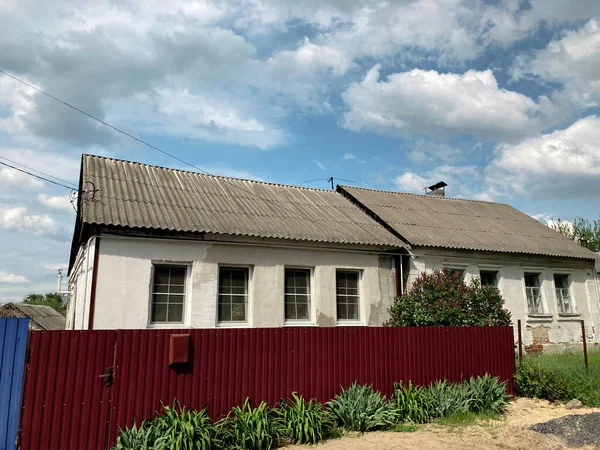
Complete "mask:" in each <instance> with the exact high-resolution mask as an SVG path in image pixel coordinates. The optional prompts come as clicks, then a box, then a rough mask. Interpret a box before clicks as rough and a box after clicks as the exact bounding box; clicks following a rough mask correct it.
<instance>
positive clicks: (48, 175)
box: [0, 156, 77, 189]
mask: <svg viewBox="0 0 600 450" xmlns="http://www.w3.org/2000/svg"><path fill="white" fill-rule="evenodd" d="M0 159H3V160H4V161H8V162H11V163H13V164H17V165H19V166H21V167H25V168H26V169H29V170H32V171H34V172H37V173H39V174H42V175H45V176H47V177H50V178H54V179H55V180H57V181H62V182H63V183H67V184H70V185H71V186H73V188H74V189H77V185H76V184H74V183H71V182H70V181H67V180H63V179H62V178H58V177H55V176H54V175H50V174H49V173H46V172H42V171H41V170H37V169H34V168H33V167H29V166H26V165H25V164H22V163H20V162H17V161H13V160H12V159H8V158H6V157H4V156H0Z"/></svg>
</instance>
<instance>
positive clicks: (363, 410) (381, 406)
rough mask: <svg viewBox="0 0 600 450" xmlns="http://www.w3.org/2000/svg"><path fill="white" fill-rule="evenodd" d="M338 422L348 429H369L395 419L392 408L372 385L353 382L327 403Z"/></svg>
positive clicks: (385, 425) (392, 422) (390, 422)
mask: <svg viewBox="0 0 600 450" xmlns="http://www.w3.org/2000/svg"><path fill="white" fill-rule="evenodd" d="M327 405H328V407H329V409H330V410H331V412H332V414H333V416H334V417H335V419H336V420H337V422H338V424H340V425H342V426H343V427H344V428H345V429H346V430H348V431H370V430H376V429H383V428H388V427H390V426H392V425H393V424H394V423H395V422H396V421H397V415H396V412H395V411H394V408H393V406H392V405H391V404H389V403H388V402H387V401H386V399H385V396H384V395H381V393H380V392H375V391H373V387H372V386H359V385H358V384H357V383H354V384H353V385H352V386H350V387H349V388H348V389H343V388H342V392H341V393H340V394H338V395H336V396H335V398H334V399H333V400H331V401H330V402H329V403H328V404H327Z"/></svg>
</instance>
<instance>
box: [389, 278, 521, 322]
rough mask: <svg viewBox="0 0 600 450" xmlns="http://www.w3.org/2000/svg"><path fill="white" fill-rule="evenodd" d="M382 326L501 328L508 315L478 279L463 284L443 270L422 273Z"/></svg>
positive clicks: (492, 290) (491, 289) (495, 292)
mask: <svg viewBox="0 0 600 450" xmlns="http://www.w3.org/2000/svg"><path fill="white" fill-rule="evenodd" d="M389 313H390V319H389V320H388V321H387V322H386V323H384V325H385V326H394V327H410V326H504V325H510V324H511V320H510V312H508V310H506V309H505V308H504V300H503V299H502V295H500V291H498V288H496V287H495V286H482V285H481V282H480V280H479V279H473V280H472V281H471V282H470V283H469V284H468V285H467V284H465V282H464V280H463V278H462V275H461V274H460V273H458V272H456V271H453V270H451V269H447V268H444V269H443V270H436V271H434V272H433V273H426V272H423V273H422V274H421V276H420V277H419V278H417V279H416V280H415V282H414V283H413V285H412V287H411V289H410V290H409V291H408V292H406V293H405V294H403V295H402V296H400V297H398V298H397V299H396V300H395V301H394V304H393V305H392V306H391V307H390V309H389Z"/></svg>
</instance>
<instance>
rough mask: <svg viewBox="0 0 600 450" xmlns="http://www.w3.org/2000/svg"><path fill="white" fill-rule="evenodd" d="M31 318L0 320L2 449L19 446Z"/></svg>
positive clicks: (0, 419)
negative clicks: (20, 417)
mask: <svg viewBox="0 0 600 450" xmlns="http://www.w3.org/2000/svg"><path fill="white" fill-rule="evenodd" d="M28 329H29V319H0V450H14V449H16V448H17V435H18V431H19V415H20V409H21V392H22V385H23V370H24V368H25V352H26V350H27V333H28Z"/></svg>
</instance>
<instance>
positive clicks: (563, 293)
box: [554, 274, 573, 313]
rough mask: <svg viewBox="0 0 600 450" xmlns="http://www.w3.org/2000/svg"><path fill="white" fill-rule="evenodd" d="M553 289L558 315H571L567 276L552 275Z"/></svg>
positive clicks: (571, 306)
mask: <svg viewBox="0 0 600 450" xmlns="http://www.w3.org/2000/svg"><path fill="white" fill-rule="evenodd" d="M554 288H555V293H556V301H557V303H558V311H559V312H560V313H572V312H573V302H572V301H571V292H570V290H569V276H568V275H563V274H554Z"/></svg>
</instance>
